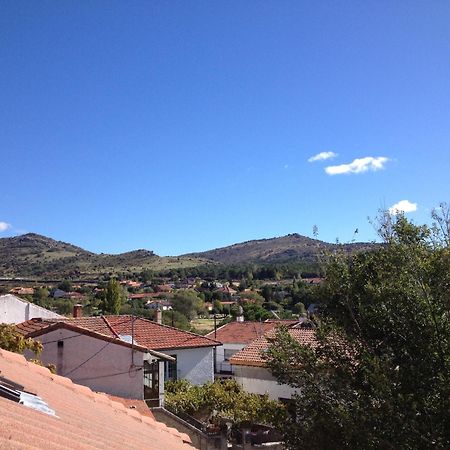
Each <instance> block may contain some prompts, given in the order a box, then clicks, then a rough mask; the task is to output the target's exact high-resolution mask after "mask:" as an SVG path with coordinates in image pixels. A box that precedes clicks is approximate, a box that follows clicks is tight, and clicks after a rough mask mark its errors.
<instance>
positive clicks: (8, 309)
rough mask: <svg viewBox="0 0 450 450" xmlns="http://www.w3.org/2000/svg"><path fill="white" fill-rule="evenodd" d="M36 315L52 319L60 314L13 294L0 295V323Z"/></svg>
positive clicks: (28, 318) (21, 320) (32, 317)
mask: <svg viewBox="0 0 450 450" xmlns="http://www.w3.org/2000/svg"><path fill="white" fill-rule="evenodd" d="M36 317H42V318H45V319H53V318H58V317H62V316H60V315H59V314H56V313H54V312H53V311H49V310H48V309H45V308H42V307H40V306H38V305H34V304H33V303H29V302H27V301H25V300H22V299H21V298H19V297H16V296H15V295H12V294H7V295H0V323H9V324H13V323H22V322H25V321H26V320H30V319H34V318H36Z"/></svg>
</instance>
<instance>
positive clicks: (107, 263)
mask: <svg viewBox="0 0 450 450" xmlns="http://www.w3.org/2000/svg"><path fill="white" fill-rule="evenodd" d="M202 262H204V261H199V260H197V259H195V258H190V257H186V258H183V257H160V256H158V255H155V254H154V253H153V252H152V251H149V250H134V251H131V252H127V253H121V254H118V255H108V254H103V253H102V254H96V253H92V252H89V251H87V250H84V249H82V248H80V247H76V246H74V245H72V244H68V243H66V242H61V241H56V240H54V239H51V238H48V237H45V236H41V235H39V234H34V233H28V234H24V235H22V236H16V237H10V238H1V239H0V277H2V278H7V277H8V278H9V277H10V278H13V277H39V278H43V277H45V278H56V279H61V278H65V277H76V278H80V277H93V278H95V277H97V276H100V275H103V274H106V273H118V272H140V271H142V270H144V269H158V270H161V269H165V268H175V267H192V266H196V265H199V264H201V263H202Z"/></svg>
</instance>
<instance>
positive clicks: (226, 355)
mask: <svg viewBox="0 0 450 450" xmlns="http://www.w3.org/2000/svg"><path fill="white" fill-rule="evenodd" d="M236 352H237V350H229V349H225V350H224V351H223V359H224V361H229V360H230V358H231V357H232V356H233V355H234V354H235V353H236Z"/></svg>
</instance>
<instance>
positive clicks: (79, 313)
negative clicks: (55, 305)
mask: <svg viewBox="0 0 450 450" xmlns="http://www.w3.org/2000/svg"><path fill="white" fill-rule="evenodd" d="M73 317H74V318H78V317H83V305H80V304H79V303H77V304H76V305H73Z"/></svg>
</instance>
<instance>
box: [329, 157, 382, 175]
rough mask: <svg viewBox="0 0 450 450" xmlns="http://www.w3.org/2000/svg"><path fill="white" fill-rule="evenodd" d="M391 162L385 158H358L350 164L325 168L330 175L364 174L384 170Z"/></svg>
mask: <svg viewBox="0 0 450 450" xmlns="http://www.w3.org/2000/svg"><path fill="white" fill-rule="evenodd" d="M388 161H389V158H386V157H385V156H378V157H377V158H374V157H373V156H366V157H364V158H356V159H354V160H353V161H352V162H351V163H349V164H341V165H339V166H328V167H325V172H326V173H327V174H328V175H342V174H346V173H364V172H367V171H368V170H371V171H373V172H376V171H377V170H381V169H384V165H385V164H386V163H387V162H388Z"/></svg>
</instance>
